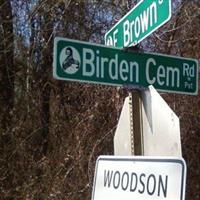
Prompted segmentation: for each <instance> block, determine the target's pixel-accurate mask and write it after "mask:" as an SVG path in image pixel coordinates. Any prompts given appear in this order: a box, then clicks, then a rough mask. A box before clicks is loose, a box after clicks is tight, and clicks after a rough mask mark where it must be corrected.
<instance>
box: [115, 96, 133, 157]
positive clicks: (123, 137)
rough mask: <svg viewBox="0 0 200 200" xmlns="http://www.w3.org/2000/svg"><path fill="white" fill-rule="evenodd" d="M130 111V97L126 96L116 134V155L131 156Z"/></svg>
mask: <svg viewBox="0 0 200 200" xmlns="http://www.w3.org/2000/svg"><path fill="white" fill-rule="evenodd" d="M130 112H131V111H130V106H129V97H126V99H125V101H124V106H123V108H122V111H121V115H120V118H119V122H118V125H117V129H116V132H115V136H114V153H115V155H126V156H129V155H130V156H131V134H130V127H131V122H130Z"/></svg>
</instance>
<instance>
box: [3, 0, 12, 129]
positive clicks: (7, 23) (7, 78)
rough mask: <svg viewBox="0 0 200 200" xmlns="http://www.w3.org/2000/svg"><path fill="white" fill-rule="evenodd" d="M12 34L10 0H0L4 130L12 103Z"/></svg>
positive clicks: (7, 123)
mask: <svg viewBox="0 0 200 200" xmlns="http://www.w3.org/2000/svg"><path fill="white" fill-rule="evenodd" d="M13 59H14V36H13V16H12V8H11V4H10V1H8V0H1V1H0V83H1V84H0V128H2V129H3V130H4V131H5V130H6V129H7V128H8V127H9V123H10V121H11V110H12V109H13V104H14V76H15V69H14V63H13Z"/></svg>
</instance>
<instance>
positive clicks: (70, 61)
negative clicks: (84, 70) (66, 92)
mask: <svg viewBox="0 0 200 200" xmlns="http://www.w3.org/2000/svg"><path fill="white" fill-rule="evenodd" d="M80 61H81V59H80V55H79V53H78V51H77V50H76V49H75V48H74V47H72V46H67V47H65V48H64V49H63V50H62V51H61V54H60V66H61V67H62V69H63V70H64V71H65V72H66V73H67V74H75V73H76V72H77V71H78V70H79V68H80Z"/></svg>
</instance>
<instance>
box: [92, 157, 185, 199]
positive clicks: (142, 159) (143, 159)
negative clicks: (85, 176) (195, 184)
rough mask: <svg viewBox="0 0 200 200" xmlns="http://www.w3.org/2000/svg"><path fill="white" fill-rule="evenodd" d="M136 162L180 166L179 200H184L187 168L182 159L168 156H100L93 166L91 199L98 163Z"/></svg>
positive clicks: (93, 192) (93, 193)
mask: <svg viewBox="0 0 200 200" xmlns="http://www.w3.org/2000/svg"><path fill="white" fill-rule="evenodd" d="M101 160H103V161H129V162H130V161H137V162H168V163H169V162H170V163H178V164H180V165H181V166H182V176H181V192H180V195H181V196H180V200H185V196H184V194H185V191H186V188H185V186H186V175H187V166H186V163H185V160H184V159H183V158H182V157H169V156H162V157H160V156H107V155H101V156H99V157H98V159H97V161H96V166H95V173H94V180H93V189H92V199H91V200H95V199H94V195H95V187H96V177H97V171H98V164H99V161H101Z"/></svg>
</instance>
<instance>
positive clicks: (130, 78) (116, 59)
mask: <svg viewBox="0 0 200 200" xmlns="http://www.w3.org/2000/svg"><path fill="white" fill-rule="evenodd" d="M53 57H54V63H53V68H54V69H53V75H54V78H56V79H60V80H68V81H79V82H87V83H97V84H105V85H114V86H139V87H140V86H141V87H148V86H149V85H153V86H154V87H155V88H156V89H158V90H160V91H166V92H176V93H184V94H196V93H197V81H198V64H197V61H196V60H193V59H188V58H181V57H174V56H167V55H161V54H149V53H148V54H147V53H133V52H126V51H123V50H120V49H118V48H114V47H107V46H103V45H96V44H91V43H86V42H81V41H76V40H70V39H64V38H59V37H57V38H55V40H54V56H53Z"/></svg>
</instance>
